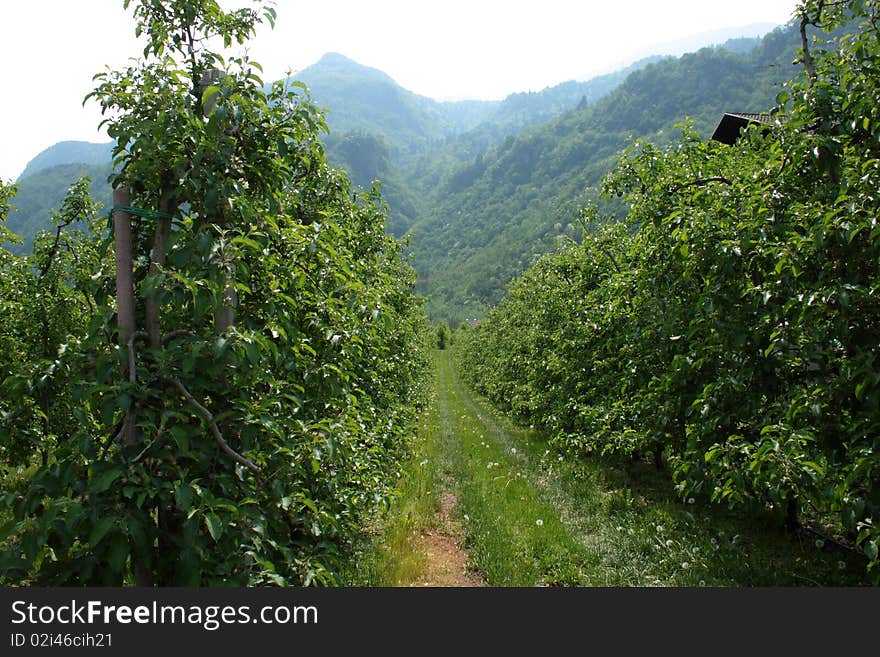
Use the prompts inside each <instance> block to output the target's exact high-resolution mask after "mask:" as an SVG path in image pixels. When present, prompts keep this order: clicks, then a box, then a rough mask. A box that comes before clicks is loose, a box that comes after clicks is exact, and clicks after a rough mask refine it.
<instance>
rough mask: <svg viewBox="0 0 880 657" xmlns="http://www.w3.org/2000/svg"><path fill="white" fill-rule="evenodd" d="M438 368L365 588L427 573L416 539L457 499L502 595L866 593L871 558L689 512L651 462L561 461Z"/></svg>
mask: <svg viewBox="0 0 880 657" xmlns="http://www.w3.org/2000/svg"><path fill="white" fill-rule="evenodd" d="M435 362H436V389H435V397H434V400H433V403H432V405H431V407H430V409H429V411H428V412H427V413H426V415H425V416H424V422H423V424H422V427H421V430H420V433H419V435H418V437H417V438H416V439H415V441H414V456H413V459H412V461H411V463H410V466H409V468H408V469H407V473H406V475H405V477H404V478H403V480H402V482H401V489H400V490H401V494H400V496H399V498H398V499H397V502H396V503H395V504H394V505H392V508H391V510H390V512H389V513H388V515H387V516H386V517H385V518H384V519H383V520H382V523H381V527H378V528H377V530H376V531H377V533H375V534H374V535H373V537H372V541H371V542H370V546H369V547H368V548H367V549H365V550H364V551H363V552H362V554H361V562H360V572H361V575H362V577H361V579H360V580H359V583H361V584H372V585H380V586H389V585H399V584H405V583H407V582H408V581H413V580H414V579H415V578H416V577H417V576H418V571H419V568H421V567H423V564H424V561H423V559H424V555H420V554H418V551H417V549H415V547H414V546H415V545H416V543H415V542H414V541H413V540H412V537H413V535H414V532H416V533H417V532H418V531H419V529H420V528H422V527H425V526H428V525H430V523H431V522H432V518H433V516H434V514H435V512H436V509H437V506H438V499H439V497H438V494H439V492H441V491H446V490H448V491H451V492H453V493H455V494H456V496H457V497H458V513H459V515H460V518H459V519H460V521H461V526H462V527H463V529H464V531H465V534H466V547H467V549H468V551H469V558H470V561H471V565H472V566H473V567H475V568H476V569H477V570H479V571H480V572H481V573H482V574H483V575H484V577H485V579H486V581H487V583H488V585H490V586H544V585H549V586H684V587H691V586H713V587H748V586H851V585H860V584H864V583H866V582H865V575H864V572H865V563H864V560H863V558H862V557H860V556H859V555H856V554H854V553H851V552H848V551H846V550H843V549H841V548H839V547H837V546H835V545H833V544H824V545H819V544H817V540H818V539H816V538H815V537H812V536H809V537H808V536H807V535H806V534H805V535H802V536H795V535H792V534H790V533H787V532H785V531H784V529H782V522H781V519H780V518H779V517H778V516H774V515H771V514H767V513H766V512H764V511H755V510H739V511H735V512H734V511H730V510H728V509H727V508H725V507H718V506H714V505H707V504H703V503H701V502H699V501H696V500H694V501H691V503H688V501H685V502H682V501H681V500H679V499H678V498H677V497H676V495H675V492H674V490H673V486H672V483H671V482H670V481H669V478H668V475H667V474H665V473H662V472H657V471H656V470H655V469H654V468H653V466H651V465H649V464H646V463H641V462H639V463H627V464H617V465H613V464H609V463H608V462H598V461H588V460H583V459H573V458H572V457H571V456H569V455H563V454H561V453H559V452H557V451H554V450H553V449H552V448H550V447H549V446H548V444H547V442H546V441H545V440H544V439H543V438H542V437H541V436H540V435H539V434H538V433H536V432H535V431H532V430H529V429H526V428H523V427H518V426H516V425H515V424H513V423H512V422H511V421H510V420H509V419H508V418H506V417H505V416H504V415H503V414H501V413H499V412H498V411H496V410H495V409H494V408H492V407H491V405H490V404H489V403H488V402H486V401H485V400H484V399H482V398H480V397H478V396H476V395H474V394H473V393H472V392H470V391H469V390H467V389H466V388H465V387H464V386H463V385H462V383H461V382H460V380H459V379H458V377H457V374H456V372H455V369H454V366H453V362H452V357H451V354H450V352H448V351H444V352H437V355H436V361H435ZM820 543H821V542H820ZM420 560H421V561H420ZM420 564H421V565H420Z"/></svg>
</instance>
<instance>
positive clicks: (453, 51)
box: [0, 0, 797, 180]
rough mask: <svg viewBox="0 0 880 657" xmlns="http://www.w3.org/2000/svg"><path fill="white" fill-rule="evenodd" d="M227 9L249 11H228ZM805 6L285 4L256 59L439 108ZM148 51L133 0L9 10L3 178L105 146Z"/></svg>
mask: <svg viewBox="0 0 880 657" xmlns="http://www.w3.org/2000/svg"><path fill="white" fill-rule="evenodd" d="M221 4H223V5H224V6H226V7H237V6H247V5H248V0H222V2H221ZM796 5H797V0H737V2H736V3H730V2H721V1H719V0H618V1H616V2H615V1H609V0H601V1H591V0H564V1H563V0H537V1H535V0H532V1H528V2H526V1H520V0H506V1H505V0H442V1H438V0H312V1H311V2H295V1H293V0H277V2H276V3H275V6H276V9H277V11H278V22H277V25H276V28H275V30H274V31H271V30H270V29H269V28H268V26H265V27H264V28H262V29H261V30H260V32H259V33H258V35H257V38H256V39H255V40H254V41H253V42H252V44H251V47H250V53H251V55H252V57H253V58H254V59H255V60H256V61H258V62H260V63H261V64H262V65H263V66H264V68H265V73H266V76H265V77H266V79H267V81H268V80H272V79H277V78H279V77H283V76H284V75H285V74H286V72H287V71H288V70H292V71H293V72H294V73H295V72H296V71H298V70H301V69H303V68H305V67H307V66H309V65H310V64H313V63H314V62H315V61H317V60H318V59H319V58H320V57H321V55H323V54H324V53H326V52H340V53H342V54H344V55H346V56H348V57H350V58H351V59H354V60H355V61H358V62H360V63H361V64H365V65H367V66H372V67H375V68H378V69H381V70H383V71H384V72H386V73H388V74H389V75H390V76H391V77H392V78H394V79H395V80H396V81H397V82H398V83H399V84H400V85H402V86H403V87H405V88H407V89H410V90H411V91H415V92H416V93H419V94H422V95H425V96H430V97H432V98H437V99H441V100H442V99H453V98H454V99H460V98H480V99H499V98H503V97H504V96H506V95H507V94H509V93H513V92H516V91H539V90H541V89H543V88H545V87H547V86H551V85H554V84H558V83H559V82H563V81H565V80H570V79H578V78H584V77H589V76H590V75H594V74H598V73H604V72H608V71H610V70H613V69H615V68H620V67H622V66H625V65H626V64H629V63H631V62H632V61H634V60H636V59H638V58H640V57H643V56H645V55H649V54H655V53H656V54H666V53H670V54H680V52H682V51H683V50H685V49H687V48H685V46H684V45H682V44H683V41H682V40H683V39H685V38H686V37H689V36H691V35H694V34H698V33H704V32H708V31H714V30H719V29H722V28H729V27H737V26H744V25H751V24H757V23H772V24H782V23H785V22H787V21H788V20H789V19H790V18H791V17H792V14H793V12H794V9H795V7H796ZM141 50H142V48H138V45H137V43H136V41H135V39H134V27H133V21H132V19H131V16H130V12H125V11H123V9H122V0H33V1H31V0H0V61H2V69H0V70H2V72H3V75H2V93H3V97H2V99H0V178H2V179H4V180H10V179H14V178H16V177H17V176H18V175H19V174H20V173H21V171H22V170H23V169H24V167H25V165H26V164H27V162H28V161H29V160H30V159H31V158H32V157H34V156H35V155H37V154H38V153H39V152H40V151H41V150H43V149H44V148H47V147H48V146H51V145H52V144H54V143H56V142H58V141H62V140H66V139H78V140H85V141H106V137H105V136H104V135H102V134H99V133H98V132H97V125H98V123H99V122H100V119H101V117H100V112H99V111H98V109H97V106H95V105H94V104H92V103H90V104H88V105H86V107H83V106H82V100H83V97H84V96H85V95H86V94H87V93H88V92H89V91H91V90H92V88H93V87H94V83H93V82H92V76H93V75H94V74H95V73H98V72H99V71H102V70H104V69H105V67H106V66H110V67H111V68H120V67H122V66H124V65H125V64H126V63H127V59H128V58H129V57H134V56H137V55H138V54H139V53H140V51H141Z"/></svg>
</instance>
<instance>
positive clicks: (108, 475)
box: [90, 466, 123, 493]
mask: <svg viewBox="0 0 880 657" xmlns="http://www.w3.org/2000/svg"><path fill="white" fill-rule="evenodd" d="M122 474H123V470H122V468H121V467H118V466H117V467H114V468H111V469H109V470H106V471H105V472H102V473H101V474H99V475H97V476H95V477H93V479H92V485H91V487H90V488H91V490H92V491H93V492H95V493H103V492H104V491H105V490H107V489H109V488H110V485H111V484H112V483H113V482H114V481H116V480H117V479H119V477H121V476H122Z"/></svg>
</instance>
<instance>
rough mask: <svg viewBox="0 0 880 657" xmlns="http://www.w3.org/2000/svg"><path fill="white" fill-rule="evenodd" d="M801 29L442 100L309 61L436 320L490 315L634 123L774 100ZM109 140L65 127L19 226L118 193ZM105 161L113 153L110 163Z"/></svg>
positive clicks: (345, 149) (30, 185)
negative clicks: (409, 251)
mask: <svg viewBox="0 0 880 657" xmlns="http://www.w3.org/2000/svg"><path fill="white" fill-rule="evenodd" d="M797 45H798V40H797V34H796V33H795V31H794V28H791V27H789V28H785V29H782V28H780V29H777V30H776V31H774V32H772V33H770V34H768V35H767V36H765V37H764V38H763V39H760V40H757V39H755V40H750V39H736V40H734V41H731V42H728V43H726V44H724V45H722V46H718V47H711V48H706V49H703V50H701V51H699V52H697V53H693V54H689V55H685V56H683V57H681V58H672V57H650V58H646V59H644V60H641V61H639V62H636V63H635V64H633V65H631V66H630V67H628V68H626V69H623V70H620V71H617V72H615V73H612V74H609V75H603V76H599V77H596V78H593V79H591V80H589V81H586V82H575V81H571V82H565V83H562V84H559V85H556V86H554V87H549V88H547V89H544V90H542V91H538V92H523V93H516V94H512V95H510V96H508V97H507V98H505V99H504V100H503V101H460V102H441V101H436V100H433V99H430V98H426V97H424V96H420V95H418V94H415V93H413V92H410V91H408V90H406V89H403V88H402V87H400V86H399V85H398V84H397V83H396V82H395V81H394V80H393V79H392V78H390V77H389V76H388V75H386V74H385V73H383V72H381V71H379V70H376V69H373V68H370V67H367V66H362V65H360V64H358V63H356V62H353V61H352V60H350V59H348V58H346V57H344V56H342V55H339V54H333V53H331V54H328V55H326V56H324V57H323V58H322V59H321V60H320V61H319V62H317V63H316V64H314V65H313V66H311V67H308V68H306V69H304V70H302V71H300V72H299V73H297V74H296V75H295V76H294V79H296V80H299V81H301V82H304V83H305V84H306V86H307V87H308V89H309V93H310V94H311V96H312V98H313V99H314V100H315V102H316V103H317V104H318V105H319V106H322V107H324V108H325V109H326V120H327V123H328V126H329V129H330V132H329V134H327V135H325V136H324V142H325V144H326V147H327V151H328V157H329V160H330V161H331V163H333V164H334V165H336V166H338V167H341V168H343V169H345V170H346V171H347V172H348V173H349V175H350V177H351V179H352V181H353V182H354V183H355V184H356V185H357V186H360V187H362V188H364V189H369V188H370V186H371V185H372V182H373V181H374V180H379V181H381V185H382V193H383V197H384V200H385V202H387V203H388V205H389V208H390V213H389V217H388V225H387V228H388V230H389V232H391V233H393V234H395V235H397V236H402V235H404V234H405V233H407V232H408V231H410V230H411V231H412V234H413V236H414V240H413V247H412V248H413V254H414V262H415V266H416V268H417V270H418V271H419V274H420V290H421V291H422V293H424V294H425V295H427V296H428V297H429V304H428V308H429V311H430V314H431V316H432V317H433V318H435V319H446V320H448V321H451V322H452V323H457V322H458V321H461V320H462V319H464V318H467V317H474V316H479V315H480V314H481V313H482V312H483V309H484V308H485V307H487V306H488V305H492V304H494V303H495V302H496V301H497V300H498V298H500V295H501V294H502V293H503V290H504V286H505V285H506V283H507V281H508V280H509V279H510V278H511V277H512V276H514V275H516V274H518V273H519V272H521V271H522V270H523V269H525V267H527V266H528V265H529V264H530V263H531V262H532V260H533V259H534V258H535V257H536V256H537V255H539V254H541V253H544V252H546V251H547V250H549V249H551V248H552V247H553V246H554V244H555V243H556V242H557V241H558V240H560V239H563V237H564V236H568V237H575V236H577V235H578V234H579V229H578V227H577V221H576V219H575V211H576V209H577V208H578V207H580V206H581V205H583V203H584V202H586V201H589V200H592V199H594V197H595V188H596V184H597V182H598V181H599V180H600V179H601V177H602V176H603V174H604V173H605V172H606V171H607V170H608V169H609V168H610V166H611V165H612V163H613V162H614V160H615V157H616V155H617V153H619V151H620V150H621V149H622V148H623V147H624V146H625V145H626V143H627V140H628V139H629V138H630V137H631V136H634V137H648V136H650V137H651V138H652V139H655V140H657V139H659V140H661V141H662V140H663V138H664V137H663V132H664V131H665V133H666V134H667V135H668V134H670V131H671V130H673V126H674V124H675V123H677V122H679V121H681V120H682V119H684V118H685V117H686V116H688V117H691V118H692V119H693V120H694V121H695V125H696V127H697V129H698V130H699V131H700V132H701V133H702V134H704V135H707V134H709V133H710V132H711V130H712V128H713V127H714V125H715V123H716V122H717V120H718V118H719V117H720V115H721V113H722V112H724V111H731V110H733V111H737V110H738V111H763V110H767V109H770V108H771V107H772V106H773V103H774V96H775V94H776V90H777V86H778V84H779V82H780V81H781V80H785V79H787V78H788V77H790V76H791V73H792V66H791V62H792V60H793V59H794V57H795V50H796V47H797ZM108 160H109V144H85V143H82V142H62V143H61V144H58V145H56V146H54V147H52V148H50V149H47V151H45V152H43V153H41V154H40V155H39V156H37V157H36V158H34V160H33V161H32V162H31V163H30V164H29V165H28V168H27V169H26V171H25V174H23V175H22V177H21V178H20V179H19V181H18V183H19V185H20V189H19V192H18V194H17V196H16V199H15V206H16V208H17V210H16V211H13V212H11V213H10V217H9V220H8V226H9V227H10V228H11V229H12V230H13V231H14V232H16V233H18V234H20V235H22V236H23V237H24V238H25V242H24V243H23V244H21V245H18V246H17V247H16V248H17V250H18V251H24V250H27V249H28V248H29V245H30V240H31V238H32V236H33V235H34V234H35V232H36V231H37V230H38V229H39V228H40V227H49V226H50V225H51V224H50V216H49V213H50V210H51V209H52V208H55V207H58V205H59V203H60V201H61V199H62V198H63V195H64V193H65V191H66V189H67V187H68V186H69V185H70V184H72V183H73V182H74V181H75V180H76V179H77V178H78V177H79V176H81V175H84V174H85V175H88V176H90V177H91V178H92V181H93V182H92V189H93V193H94V194H95V197H96V199H97V200H98V201H99V202H101V203H104V204H105V205H107V206H109V191H110V190H109V186H108V185H107V184H106V178H107V175H108V173H109V164H107V162H108ZM97 162H103V164H96V163H97Z"/></svg>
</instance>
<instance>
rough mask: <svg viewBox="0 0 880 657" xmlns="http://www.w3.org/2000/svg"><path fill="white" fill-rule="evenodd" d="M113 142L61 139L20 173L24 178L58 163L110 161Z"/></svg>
mask: <svg viewBox="0 0 880 657" xmlns="http://www.w3.org/2000/svg"><path fill="white" fill-rule="evenodd" d="M112 149H113V143H112V142H107V143H105V144H94V143H91V142H87V141H62V142H59V143H57V144H55V145H54V146H50V147H49V148H47V149H46V150H44V151H43V152H41V153H40V154H39V155H37V156H36V157H35V158H34V159H32V160H31V161H30V162H28V165H27V166H26V167H25V169H24V171H23V172H22V174H21V175H20V176H19V177H18V180H19V181H21V180H23V179H24V178H27V177H29V176H32V175H34V174H35V173H37V172H39V171H42V170H44V169H51V168H52V167H56V166H58V165H60V164H86V165H89V164H106V163H107V162H109V161H110V158H111V157H112V155H111V150H112Z"/></svg>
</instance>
